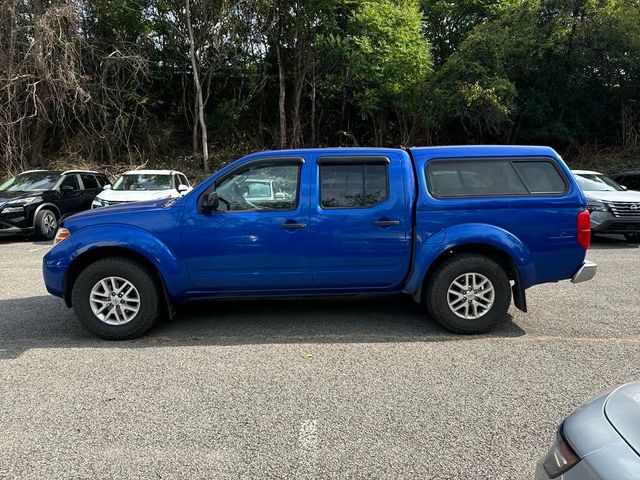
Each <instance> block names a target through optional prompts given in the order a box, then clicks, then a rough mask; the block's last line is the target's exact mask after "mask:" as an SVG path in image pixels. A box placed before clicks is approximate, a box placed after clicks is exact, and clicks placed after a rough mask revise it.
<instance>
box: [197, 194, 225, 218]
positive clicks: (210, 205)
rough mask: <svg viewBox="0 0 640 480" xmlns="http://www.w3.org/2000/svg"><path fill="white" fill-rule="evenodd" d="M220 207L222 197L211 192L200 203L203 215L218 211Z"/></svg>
mask: <svg viewBox="0 0 640 480" xmlns="http://www.w3.org/2000/svg"><path fill="white" fill-rule="evenodd" d="M219 206H220V197H219V196H218V192H210V193H207V194H206V195H204V196H203V197H202V200H201V201H200V211H201V212H202V213H211V212H215V211H216V210H218V207H219Z"/></svg>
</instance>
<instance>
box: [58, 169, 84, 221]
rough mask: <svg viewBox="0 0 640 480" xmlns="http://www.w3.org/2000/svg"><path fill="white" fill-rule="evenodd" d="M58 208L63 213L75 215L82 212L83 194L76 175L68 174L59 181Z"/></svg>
mask: <svg viewBox="0 0 640 480" xmlns="http://www.w3.org/2000/svg"><path fill="white" fill-rule="evenodd" d="M58 192H59V193H58V201H57V202H56V203H57V204H58V207H59V208H60V211H61V212H62V213H63V214H65V213H75V212H79V211H81V210H83V204H84V199H83V196H82V195H83V192H82V189H81V188H80V178H79V176H78V174H77V173H69V174H67V175H64V176H63V177H62V178H61V179H60V183H59V185H58Z"/></svg>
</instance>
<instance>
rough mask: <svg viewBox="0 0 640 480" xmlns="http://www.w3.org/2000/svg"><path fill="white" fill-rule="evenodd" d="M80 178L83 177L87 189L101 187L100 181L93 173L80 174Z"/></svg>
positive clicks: (83, 183)
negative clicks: (99, 185)
mask: <svg viewBox="0 0 640 480" xmlns="http://www.w3.org/2000/svg"><path fill="white" fill-rule="evenodd" d="M80 178H81V179H82V185H83V186H84V189H85V190H94V189H96V188H99V187H98V181H97V180H96V177H94V176H93V175H90V174H88V173H83V174H81V175H80Z"/></svg>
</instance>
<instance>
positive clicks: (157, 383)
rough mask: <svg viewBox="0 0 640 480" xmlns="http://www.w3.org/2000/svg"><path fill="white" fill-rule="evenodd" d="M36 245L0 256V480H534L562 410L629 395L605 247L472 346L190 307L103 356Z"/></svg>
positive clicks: (624, 279) (267, 310) (398, 324)
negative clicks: (583, 274) (570, 278)
mask: <svg viewBox="0 0 640 480" xmlns="http://www.w3.org/2000/svg"><path fill="white" fill-rule="evenodd" d="M48 248H49V247H48V245H46V244H41V243H34V242H30V241H26V240H11V241H2V242H1V243H0V478H20V479H25V478H38V479H41V478H162V479H167V478H190V479H191V478H223V479H225V478H296V479H298V478H304V479H306V478H388V479H399V478H421V479H461V478H464V479H467V478H468V479H484V478H491V479H520V478H522V479H526V478H533V470H534V465H535V462H536V461H537V459H538V458H539V457H540V456H541V455H543V453H544V452H545V451H546V449H547V447H548V446H549V444H550V443H551V441H552V438H553V436H554V430H555V428H556V426H557V424H558V423H559V422H560V421H561V420H562V419H563V418H564V417H565V416H566V415H567V414H568V413H570V412H571V411H572V410H573V409H575V408H576V407H577V406H578V405H579V404H581V403H582V402H584V401H586V400H587V399H589V398H590V397H592V396H594V395H595V394H597V393H599V392H601V391H603V390H605V389H607V388H610V387H612V386H615V385H617V384H620V383H623V382H627V381H631V380H636V379H639V378H640V368H639V365H640V337H639V332H640V301H639V300H640V297H639V295H640V289H639V288H638V281H639V272H640V249H639V248H638V247H637V245H633V244H628V243H627V242H625V241H623V240H621V239H618V238H616V237H610V238H603V239H600V240H596V241H595V242H594V245H593V248H592V250H591V251H590V252H589V255H588V258H590V259H592V260H594V261H596V262H597V263H598V264H599V267H598V268H599V270H598V275H597V276H596V278H595V279H594V280H592V281H591V282H587V283H583V284H578V285H572V284H570V283H569V282H562V283H559V284H550V285H541V286H537V287H534V288H533V289H531V290H529V291H528V304H529V313H528V314H523V313H522V312H519V311H517V310H516V309H515V308H512V309H511V310H510V314H511V315H512V317H511V318H510V319H508V320H507V321H505V322H503V323H501V324H500V326H499V327H498V328H497V329H496V330H495V331H493V332H492V333H491V334H488V335H483V336H473V337H463V336H457V335H452V334H450V333H448V332H446V331H445V330H443V329H442V328H440V327H439V326H438V325H436V324H435V323H433V322H432V321H431V320H429V319H428V318H425V316H424V315H423V310H422V308H421V307H420V306H418V305H415V304H413V303H412V301H411V300H410V299H408V298H402V297H399V298H391V299H390V298H375V299H372V298H363V299H351V300H314V301H243V302H240V301H233V302H231V301H229V302H205V303H198V304H193V305H189V306H188V307H183V308H181V309H179V311H178V315H177V317H176V319H175V320H174V321H172V322H165V323H163V324H161V325H160V326H159V327H158V328H156V329H154V330H153V331H152V332H151V333H150V334H148V335H147V336H145V337H143V338H140V339H137V340H133V341H126V342H107V341H103V340H99V339H96V338H94V337H93V336H91V334H89V333H88V332H86V331H85V330H83V329H82V328H81V327H80V325H79V324H78V323H77V321H76V320H75V318H74V316H73V313H72V311H70V310H68V309H67V308H66V307H65V305H64V303H63V302H62V300H60V299H57V298H54V297H51V296H48V295H47V293H46V291H45V288H44V285H43V283H42V278H41V259H42V256H43V255H44V254H45V253H46V251H47V249H48Z"/></svg>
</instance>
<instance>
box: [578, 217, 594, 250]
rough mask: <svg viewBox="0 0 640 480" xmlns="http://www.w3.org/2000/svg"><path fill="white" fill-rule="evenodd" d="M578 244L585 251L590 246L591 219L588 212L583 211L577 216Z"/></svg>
mask: <svg viewBox="0 0 640 480" xmlns="http://www.w3.org/2000/svg"><path fill="white" fill-rule="evenodd" d="M578 243H579V244H580V246H581V247H582V248H584V249H585V250H587V249H588V248H589V245H590V244H591V218H590V217H589V210H583V211H581V212H580V213H579V214H578Z"/></svg>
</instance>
